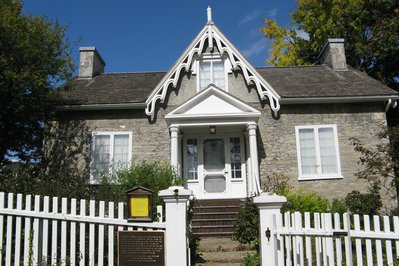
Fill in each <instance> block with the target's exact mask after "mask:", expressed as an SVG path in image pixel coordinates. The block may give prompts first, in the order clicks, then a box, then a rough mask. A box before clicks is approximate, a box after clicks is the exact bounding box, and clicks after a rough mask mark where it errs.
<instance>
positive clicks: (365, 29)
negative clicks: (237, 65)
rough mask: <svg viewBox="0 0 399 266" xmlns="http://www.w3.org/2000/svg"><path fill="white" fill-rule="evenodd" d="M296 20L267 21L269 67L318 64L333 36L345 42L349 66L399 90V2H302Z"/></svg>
mask: <svg viewBox="0 0 399 266" xmlns="http://www.w3.org/2000/svg"><path fill="white" fill-rule="evenodd" d="M290 16H291V18H292V21H291V23H292V24H293V25H295V26H294V27H292V28H285V27H279V26H278V25H277V22H276V21H274V20H269V19H265V26H264V27H262V28H261V32H262V33H263V34H264V35H265V37H266V38H268V39H271V40H273V43H272V49H271V52H270V57H271V59H269V60H267V61H266V62H267V63H268V64H274V65H277V66H288V65H306V64H314V63H316V61H317V58H318V55H319V54H320V52H321V49H322V47H323V45H324V43H325V42H326V40H327V39H328V38H345V41H346V47H345V48H346V53H347V61H348V63H349V65H351V66H353V67H355V68H357V69H359V70H361V71H364V72H366V73H367V74H368V75H370V76H371V77H373V78H375V79H377V80H380V81H381V82H383V83H384V84H386V85H388V86H390V87H391V88H393V89H396V90H399V80H398V77H399V2H398V1H397V0H383V1H381V0H324V1H319V0H297V9H296V11H294V12H293V13H291V14H290ZM301 31H303V32H304V33H305V34H306V35H307V36H308V38H302V37H301V36H300V34H299V33H300V32H301Z"/></svg>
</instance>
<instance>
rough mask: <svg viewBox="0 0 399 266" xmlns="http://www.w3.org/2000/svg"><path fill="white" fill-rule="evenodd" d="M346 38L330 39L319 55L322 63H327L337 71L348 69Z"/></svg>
mask: <svg viewBox="0 0 399 266" xmlns="http://www.w3.org/2000/svg"><path fill="white" fill-rule="evenodd" d="M344 43H345V40H344V39H328V40H327V42H326V43H325V44H324V47H323V49H322V51H321V53H320V55H319V62H320V64H326V65H328V66H329V67H331V68H332V69H334V70H335V71H346V70H348V67H347V65H346V56H345V47H344Z"/></svg>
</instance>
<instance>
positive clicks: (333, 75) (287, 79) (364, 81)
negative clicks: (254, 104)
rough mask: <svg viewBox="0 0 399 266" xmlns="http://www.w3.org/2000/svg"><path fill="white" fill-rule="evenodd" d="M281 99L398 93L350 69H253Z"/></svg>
mask: <svg viewBox="0 0 399 266" xmlns="http://www.w3.org/2000/svg"><path fill="white" fill-rule="evenodd" d="M256 70H257V71H258V73H259V74H260V75H262V77H263V78H264V79H265V80H267V81H268V82H269V83H270V84H271V85H272V86H273V88H274V89H275V90H276V91H277V93H278V94H279V95H280V96H281V98H282V99H283V98H305V97H306V98H307V97H319V98H320V97H351V96H361V97H365V96H392V95H397V94H398V92H396V91H394V90H392V89H391V88H389V87H387V86H385V85H384V84H382V83H381V82H379V81H378V80H375V79H373V78H371V77H370V76H368V75H367V74H365V73H363V72H360V71H358V70H356V69H354V68H352V67H348V70H347V71H334V70H333V69H331V68H330V67H328V66H326V65H316V66H295V67H262V68H256Z"/></svg>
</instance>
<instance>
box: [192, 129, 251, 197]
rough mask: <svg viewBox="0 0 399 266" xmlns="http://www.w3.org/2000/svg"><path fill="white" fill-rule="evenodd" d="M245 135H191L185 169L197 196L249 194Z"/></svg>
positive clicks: (243, 195) (238, 195)
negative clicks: (246, 177) (244, 156)
mask: <svg viewBox="0 0 399 266" xmlns="http://www.w3.org/2000/svg"><path fill="white" fill-rule="evenodd" d="M242 139H243V138H242V137H238V136H215V137H209V136H206V137H188V138H187V139H185V143H184V144H185V160H184V166H185V167H184V168H185V169H184V173H185V175H186V177H187V183H188V188H189V189H191V190H193V193H194V195H195V197H196V198H198V199H206V198H243V197H245V196H246V180H245V160H244V158H243V155H244V152H243V147H244V145H242V141H243V140H242Z"/></svg>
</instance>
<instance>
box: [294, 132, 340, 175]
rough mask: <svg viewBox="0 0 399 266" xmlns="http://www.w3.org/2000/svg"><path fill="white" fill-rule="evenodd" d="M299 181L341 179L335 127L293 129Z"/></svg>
mask: <svg viewBox="0 0 399 266" xmlns="http://www.w3.org/2000/svg"><path fill="white" fill-rule="evenodd" d="M295 133H296V142H297V151H298V168H299V179H302V180H303V179H323V178H324V179H325V178H342V175H341V167H340V161H339V149H338V137H337V126H336V125H320V126H297V127H295Z"/></svg>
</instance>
